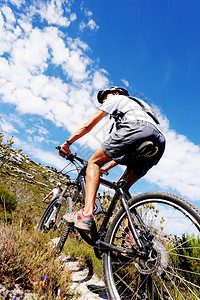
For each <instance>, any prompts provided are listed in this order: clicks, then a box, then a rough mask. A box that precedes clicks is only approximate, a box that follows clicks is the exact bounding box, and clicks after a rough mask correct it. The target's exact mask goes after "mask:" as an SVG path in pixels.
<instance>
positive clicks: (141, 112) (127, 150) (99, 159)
mask: <svg viewBox="0 0 200 300" xmlns="http://www.w3.org/2000/svg"><path fill="white" fill-rule="evenodd" d="M97 99H98V102H99V103H101V104H102V105H101V107H100V108H99V109H98V110H97V111H96V112H95V113H94V115H93V116H92V117H91V118H90V119H89V120H88V121H87V122H86V123H85V124H83V125H82V126H81V127H80V128H79V129H78V130H77V131H76V132H75V133H74V134H73V135H71V136H70V138H68V139H67V140H66V142H64V143H63V144H62V145H61V150H60V151H59V155H61V156H65V155H67V156H69V155H70V154H71V151H70V149H69V147H70V145H71V144H72V143H74V142H75V141H77V140H78V139H79V138H81V137H82V136H84V135H85V134H87V133H88V132H90V131H91V129H92V128H93V127H94V126H95V125H96V124H97V123H98V122H99V121H100V120H101V119H102V118H104V117H105V116H106V115H107V114H110V115H111V116H113V117H114V119H115V121H116V131H115V132H112V133H111V134H110V135H109V137H108V138H107V139H106V140H105V141H104V142H103V143H102V145H101V147H100V148H99V149H98V150H97V151H96V152H95V153H94V154H93V155H92V156H91V158H90V159H89V161H88V166H87V174H86V195H85V206H84V208H83V209H81V210H80V211H78V212H75V213H67V214H65V216H64V219H65V220H66V221H67V222H69V223H74V226H75V227H76V228H78V229H81V230H83V231H85V232H88V233H90V232H91V227H92V224H93V222H94V216H93V208H94V202H95V197H96V193H97V190H98V187H99V179H100V174H101V171H108V170H109V169H111V168H113V167H115V166H116V165H117V164H121V165H126V166H130V167H131V171H130V173H129V176H128V180H127V187H128V188H130V186H131V185H132V184H134V183H135V182H136V181H137V180H138V179H139V178H141V177H143V176H144V175H145V174H146V172H147V171H148V170H149V169H150V168H152V167H153V166H154V165H156V164H157V163H158V161H159V160H160V158H161V157H162V155H163V153H164V149H165V137H164V135H163V133H162V132H161V131H160V129H159V127H158V123H159V122H158V120H157V119H156V116H155V115H154V114H153V112H152V111H150V110H148V109H147V108H146V106H147V105H146V103H145V102H143V101H142V100H140V99H137V98H131V97H129V93H128V91H127V90H126V89H124V88H122V87H117V86H114V87H109V88H107V89H105V90H102V91H99V92H98V94H97ZM145 141H151V142H152V143H153V144H154V145H155V146H156V149H157V152H156V153H155V155H154V156H152V157H149V158H146V159H145V160H139V159H138V160H137V159H136V160H134V161H132V156H133V154H134V153H135V152H136V150H137V149H138V147H139V146H140V145H141V143H143V142H145ZM63 152H64V154H63ZM108 162H109V164H108V165H106V166H104V165H105V164H106V163H108Z"/></svg>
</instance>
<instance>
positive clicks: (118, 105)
mask: <svg viewBox="0 0 200 300" xmlns="http://www.w3.org/2000/svg"><path fill="white" fill-rule="evenodd" d="M99 109H100V110H102V111H105V112H107V113H108V114H112V113H113V112H114V111H115V110H117V111H118V112H122V113H123V114H124V117H123V122H133V121H137V120H142V121H146V122H149V123H152V124H153V125H155V126H156V127H157V124H156V123H155V121H154V120H153V119H152V118H151V117H150V116H149V115H148V114H147V113H146V112H145V111H144V110H143V109H142V107H141V106H140V105H139V104H138V103H137V102H135V101H134V100H131V99H130V98H128V97H126V96H123V95H112V96H110V97H108V98H107V99H106V100H105V101H104V103H103V104H102V106H101V107H100V108H99Z"/></svg>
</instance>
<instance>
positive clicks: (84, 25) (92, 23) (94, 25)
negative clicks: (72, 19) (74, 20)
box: [79, 19, 99, 31]
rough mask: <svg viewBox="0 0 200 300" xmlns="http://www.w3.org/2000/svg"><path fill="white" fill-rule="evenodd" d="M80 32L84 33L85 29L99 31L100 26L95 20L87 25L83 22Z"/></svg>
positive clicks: (91, 20)
mask: <svg viewBox="0 0 200 300" xmlns="http://www.w3.org/2000/svg"><path fill="white" fill-rule="evenodd" d="M79 27H80V30H81V31H83V30H84V29H85V28H88V29H90V30H98V29H99V26H98V25H97V24H96V22H95V21H94V20H93V19H90V20H89V21H88V22H87V23H85V22H84V21H82V22H81V23H80V25H79Z"/></svg>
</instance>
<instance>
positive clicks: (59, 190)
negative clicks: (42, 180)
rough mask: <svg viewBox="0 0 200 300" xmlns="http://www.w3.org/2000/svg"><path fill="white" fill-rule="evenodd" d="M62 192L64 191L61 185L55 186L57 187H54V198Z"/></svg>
mask: <svg viewBox="0 0 200 300" xmlns="http://www.w3.org/2000/svg"><path fill="white" fill-rule="evenodd" d="M61 193H62V189H61V187H59V186H55V187H54V188H53V195H52V197H53V198H54V197H55V196H57V195H59V194H61Z"/></svg>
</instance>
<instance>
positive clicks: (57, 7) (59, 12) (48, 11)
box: [30, 0, 77, 27]
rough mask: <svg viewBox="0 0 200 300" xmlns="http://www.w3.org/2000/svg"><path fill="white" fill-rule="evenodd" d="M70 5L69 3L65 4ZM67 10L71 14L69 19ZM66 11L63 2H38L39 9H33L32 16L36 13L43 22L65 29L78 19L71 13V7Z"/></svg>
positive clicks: (57, 0)
mask: <svg viewBox="0 0 200 300" xmlns="http://www.w3.org/2000/svg"><path fill="white" fill-rule="evenodd" d="M64 4H65V5H69V4H68V3H64ZM65 10H66V12H67V13H68V14H69V17H66V16H65V13H66V12H65ZM65 10H64V7H63V1H60V0H51V1H46V3H45V2H38V3H37V7H36V6H32V7H31V13H30V16H31V15H35V14H36V13H37V14H39V15H40V17H41V19H42V20H46V21H47V22H48V24H49V25H58V26H63V27H69V26H70V24H71V22H74V21H75V20H76V19H77V17H76V14H75V13H70V7H66V9H65Z"/></svg>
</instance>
